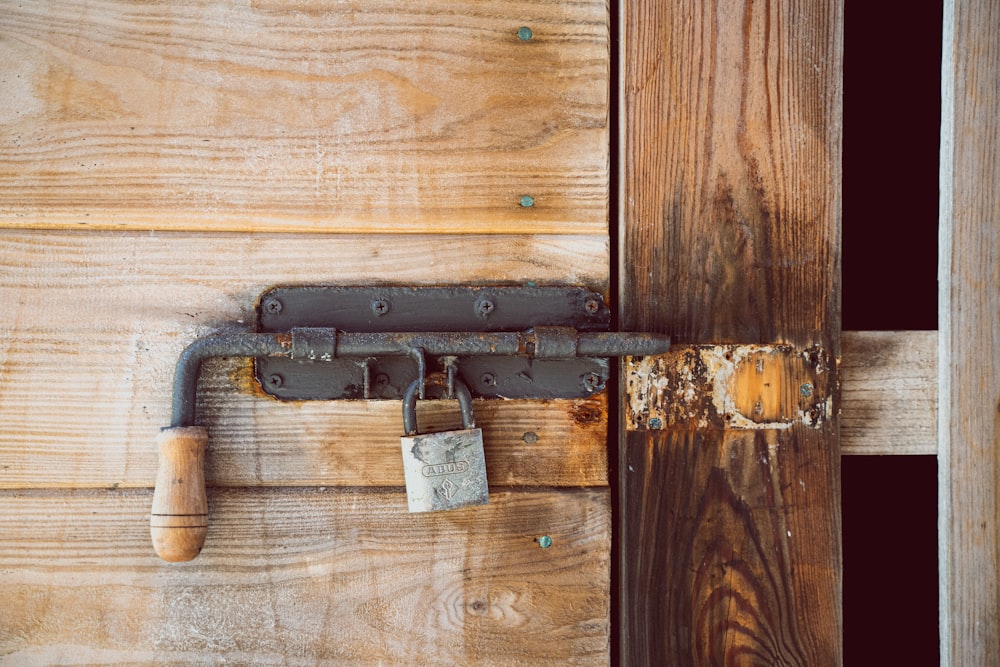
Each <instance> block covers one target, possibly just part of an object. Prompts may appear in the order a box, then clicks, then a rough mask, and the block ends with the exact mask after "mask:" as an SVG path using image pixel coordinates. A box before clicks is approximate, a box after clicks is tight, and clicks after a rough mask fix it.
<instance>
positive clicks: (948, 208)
mask: <svg viewBox="0 0 1000 667" xmlns="http://www.w3.org/2000/svg"><path fill="white" fill-rule="evenodd" d="M942 52H943V54H944V63H943V67H942V73H941V81H942V95H941V99H942V103H941V188H940V189H941V207H940V232H941V237H940V242H939V244H938V248H939V253H940V258H941V265H940V267H939V270H938V285H939V287H940V292H939V297H938V307H939V324H938V327H939V329H940V331H941V348H940V366H939V368H940V380H941V386H940V390H939V394H938V395H939V410H940V413H939V414H940V421H939V428H938V474H939V479H938V500H939V507H938V521H939V523H938V526H939V529H938V535H939V538H940V540H941V543H940V550H939V554H938V562H939V572H940V582H941V590H940V596H939V599H940V605H939V608H940V613H941V664H942V665H944V666H946V667H948V666H950V665H955V666H959V665H995V664H1000V572H998V563H1000V493H998V491H997V480H998V479H1000V406H998V400H1000V358H998V356H997V351H998V350H1000V189H998V188H997V184H998V183H1000V89H998V86H997V82H998V81H1000V2H998V1H997V0H946V2H945V3H944V38H943V48H942Z"/></svg>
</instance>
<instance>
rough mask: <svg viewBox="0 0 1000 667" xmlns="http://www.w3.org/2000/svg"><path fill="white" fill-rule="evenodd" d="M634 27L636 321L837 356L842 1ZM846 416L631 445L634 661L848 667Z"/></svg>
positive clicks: (731, 5)
mask: <svg viewBox="0 0 1000 667" xmlns="http://www.w3.org/2000/svg"><path fill="white" fill-rule="evenodd" d="M622 30H623V33H622V34H623V42H622V45H621V57H622V67H623V75H622V86H623V91H622V94H623V107H622V109H623V116H624V117H623V127H624V144H623V147H622V151H623V153H622V169H623V174H622V196H621V202H622V208H623V211H622V219H623V221H624V225H625V227H624V230H623V235H622V252H623V260H622V261H623V281H622V285H621V294H622V304H621V307H622V322H623V326H625V327H627V328H634V329H652V330H656V331H664V332H670V333H671V334H672V335H673V336H674V337H675V340H676V341H677V342H678V343H679V344H701V343H704V344H713V345H717V344H725V343H733V344H739V345H746V344H790V345H793V346H795V347H797V348H800V349H807V348H813V347H814V346H818V347H817V349H818V350H820V351H821V352H822V353H823V354H824V355H829V357H830V358H832V359H836V358H837V357H838V355H839V329H840V322H839V301H840V296H839V294H840V289H839V273H840V266H839V261H840V260H839V233H840V144H841V121H840V119H841V109H842V97H843V93H842V44H843V4H842V3H841V2H840V1H839V0H831V1H829V2H811V1H810V2H802V1H800V0H785V1H782V2H776V3H768V4H766V5H763V4H753V3H736V2H721V3H714V4H713V3H677V2H666V1H663V0H644V1H642V2H635V3H628V4H626V5H624V7H623V18H622ZM830 372H832V373H836V369H835V368H831V369H830ZM838 407H839V406H838V405H837V404H836V400H835V403H834V409H833V410H832V412H831V418H830V419H829V420H827V421H825V422H823V423H822V424H821V425H820V427H819V428H813V427H811V426H808V425H806V424H805V423H794V424H792V425H791V426H790V427H789V428H783V429H777V428H771V429H757V430H738V429H734V428H726V427H724V428H719V427H715V426H711V425H709V426H707V427H705V428H698V427H697V426H696V425H682V426H677V427H673V428H666V429H661V430H644V431H633V432H631V433H628V434H627V435H626V437H625V440H624V443H623V448H622V451H621V455H620V459H619V474H620V480H621V484H620V488H621V490H622V491H621V493H622V497H621V503H622V506H621V519H622V524H621V530H622V533H621V540H620V544H621V545H622V553H621V558H622V561H621V562H622V566H621V576H622V582H623V592H622V594H623V599H622V605H621V606H622V611H623V616H624V626H623V628H622V632H621V634H620V636H621V649H622V652H623V654H624V656H625V662H626V663H628V664H660V665H721V664H741V665H768V666H770V665H775V664H782V665H801V666H807V665H808V666H813V665H837V664H840V662H841V659H842V658H841V655H842V654H841V641H842V620H841V592H840V591H841V576H842V575H841V551H840V479H839V460H840V446H839V440H838V420H837V417H836V415H837V409H838Z"/></svg>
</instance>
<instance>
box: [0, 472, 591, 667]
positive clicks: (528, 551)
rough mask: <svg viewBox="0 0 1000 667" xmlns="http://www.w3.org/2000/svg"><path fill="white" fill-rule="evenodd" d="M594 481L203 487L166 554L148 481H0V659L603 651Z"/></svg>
mask: <svg viewBox="0 0 1000 667" xmlns="http://www.w3.org/2000/svg"><path fill="white" fill-rule="evenodd" d="M607 496H608V491H607V489H595V490H578V491H561V492H555V493H554V492H548V491H533V492H517V493H495V494H493V495H492V497H491V504H490V505H488V506H485V507H476V508H469V509H466V510H459V511H455V512H450V513H446V514H445V515H442V514H424V515H409V514H407V513H406V497H405V494H404V493H402V492H400V491H396V490H381V491H377V492H369V493H363V494H358V493H356V492H355V491H354V490H350V489H348V490H335V489H325V490H317V489H271V490H253V491H249V490H242V491H241V490H225V491H216V492H213V493H210V494H209V508H210V512H211V514H212V524H211V526H210V528H209V536H208V542H207V544H206V547H205V550H204V552H203V553H202V555H201V556H199V558H198V559H197V560H195V561H193V562H191V563H187V564H184V565H179V566H178V565H173V566H167V565H165V564H164V563H162V562H160V561H159V560H158V559H157V558H156V556H155V555H154V554H153V552H152V547H151V546H150V544H149V530H148V523H147V515H148V512H149V505H150V499H151V493H150V492H149V491H148V490H119V491H94V490H90V491H56V490H37V491H6V492H0V502H2V503H3V507H4V511H3V512H2V513H0V535H3V539H2V540H0V599H2V600H3V601H4V603H3V604H2V605H0V662H3V663H4V664H11V665H14V664H17V665H26V664H39V665H40V664H98V663H99V664H109V665H125V664H128V665H163V664H168V663H169V664H182V663H185V664H191V663H206V662H213V663H214V662H234V663H240V664H255V665H258V664H259V665H315V664H317V663H321V664H373V665H374V664H380V663H381V664H384V665H418V664H490V665H523V664H532V665H565V664H566V663H567V660H570V661H572V662H573V663H574V664H607V661H608V659H609V658H608V650H609V646H608V641H607V632H608V606H609V591H608V585H609V584H608V580H609V574H608V570H609V563H610V559H609V557H608V554H609V542H610V512H609V502H608V497H607ZM542 536H549V537H550V538H551V540H552V542H551V546H550V547H549V548H547V549H543V548H541V547H540V546H539V542H538V541H537V539H538V538H540V537H542Z"/></svg>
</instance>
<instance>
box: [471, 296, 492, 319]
mask: <svg viewBox="0 0 1000 667" xmlns="http://www.w3.org/2000/svg"><path fill="white" fill-rule="evenodd" d="M496 307H497V306H496V304H495V303H493V302H492V301H490V300H489V299H479V300H478V301H476V314H477V315H479V317H487V316H488V315H490V314H491V313H492V312H493V311H494V310H496Z"/></svg>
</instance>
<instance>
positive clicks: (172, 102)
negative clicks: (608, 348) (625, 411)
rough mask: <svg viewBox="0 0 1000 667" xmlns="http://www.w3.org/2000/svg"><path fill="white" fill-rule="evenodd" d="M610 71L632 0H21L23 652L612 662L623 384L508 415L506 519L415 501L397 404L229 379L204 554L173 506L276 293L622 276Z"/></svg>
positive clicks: (2, 565)
mask: <svg viewBox="0 0 1000 667" xmlns="http://www.w3.org/2000/svg"><path fill="white" fill-rule="evenodd" d="M521 28H528V29H530V38H529V35H528V33H527V32H525V31H522V30H521ZM608 82H609V15H608V8H607V6H606V3H605V2H602V1H600V0H598V1H591V0H583V1H582V2H574V3H562V2H530V3H529V2H519V1H506V0H504V1H500V2H497V1H490V2H477V1H474V0H468V1H465V2H454V1H452V0H440V1H431V2H420V3H409V2H399V1H388V0H386V1H373V2H346V3H345V2H338V3H334V2H298V3H284V2H266V1H265V2H253V3H249V2H244V3H231V2H210V1H207V0H199V1H192V2H163V3H142V4H136V3H127V2H119V1H116V0H112V1H110V2H91V1H85V2H70V3H64V2H55V1H52V2H49V1H46V2H31V3H15V2H5V3H3V6H2V8H0V91H2V94H0V146H2V148H0V294H2V295H3V296H2V301H3V303H4V304H5V309H4V310H5V315H4V316H3V317H2V318H0V505H2V510H0V600H2V604H0V661H3V662H4V663H5V664H19V665H21V664H57V663H63V664H82V663H86V664H93V663H101V664H115V663H121V664H126V663H127V664H163V663H166V662H178V663H180V662H185V663H209V662H222V661H228V662H236V663H244V664H309V665H313V664H386V665H388V664H398V665H410V664H554V665H555V664H558V665H562V664H566V663H567V662H573V663H575V664H604V663H606V662H607V661H608V660H609V652H610V640H609V633H610V620H609V617H610V596H609V586H610V585H609V577H610V574H609V571H610V535H611V507H610V495H609V490H608V475H607V461H608V457H607V448H606V442H607V407H606V406H607V399H606V398H605V397H604V396H598V397H595V398H592V399H585V400H553V401H522V400H515V401H482V402H478V403H477V405H476V406H475V410H476V415H477V418H478V421H479V423H480V425H481V426H482V427H483V430H484V438H485V441H486V452H487V465H488V469H489V475H490V482H491V486H492V487H493V488H492V495H491V503H490V505H489V506H488V507H486V508H474V509H470V510H464V511H457V512H451V513H446V514H434V515H420V516H411V515H409V514H407V512H406V502H405V495H404V494H403V492H402V489H401V486H402V480H403V474H402V467H401V461H400V455H399V441H398V437H399V435H400V434H401V431H402V427H401V423H400V410H399V407H400V406H399V404H398V403H396V402H392V401H384V402H383V401H370V402H357V401H339V402H300V403H283V402H277V401H274V400H272V399H270V398H267V397H266V396H265V395H263V394H262V393H261V391H260V390H259V388H258V387H257V386H256V384H255V381H254V380H253V378H252V373H251V366H250V363H249V361H247V360H245V359H226V360H220V361H217V362H212V363H209V364H207V365H206V368H205V369H204V371H203V373H202V379H201V390H200V397H201V398H200V402H199V408H198V411H199V420H200V422H201V423H202V424H203V425H204V426H206V427H207V428H208V431H209V432H210V435H211V445H210V448H209V452H208V456H207V462H206V475H207V480H208V485H209V512H210V528H209V533H208V538H207V542H206V546H205V548H204V550H203V552H202V553H201V555H200V556H199V557H198V558H197V559H196V560H194V561H192V562H190V563H186V564H178V565H170V564H166V563H164V562H161V561H160V560H158V559H157V558H156V557H155V555H154V554H153V551H152V547H151V545H150V539H149V527H148V521H149V511H150V502H151V497H152V488H151V487H152V484H153V481H154V477H155V470H156V463H157V461H156V448H155V445H154V443H155V440H156V436H157V433H158V431H159V429H160V428H161V427H164V426H167V425H168V422H169V401H170V386H171V378H172V373H173V367H174V363H175V362H176V360H177V357H178V355H179V353H180V352H181V350H183V349H184V347H185V346H186V345H187V344H189V343H190V342H192V341H193V340H194V339H196V338H197V337H199V336H202V335H206V334H209V333H212V332H217V331H225V330H234V329H235V330H241V329H246V328H248V327H250V326H252V323H253V321H254V307H255V300H256V299H257V297H258V295H259V294H260V293H262V292H263V291H264V290H266V289H267V288H270V287H272V286H275V285H289V284H328V285H350V284H360V285H366V284H403V285H436V284H448V285H450V284H524V283H535V284H574V285H586V286H588V287H590V288H593V289H596V290H599V291H601V292H604V293H607V292H608V290H609V273H610V272H609V235H608V192H609V187H608V182H609V167H608V163H609V158H608V156H609V130H608V128H609V104H608V100H609V85H608ZM525 195H527V196H530V197H531V198H533V206H526V205H522V199H521V198H522V196H525ZM525 201H526V200H525ZM422 418H423V419H424V420H425V421H426V422H428V424H431V423H433V424H434V425H437V426H446V425H448V424H449V423H450V421H449V420H452V419H455V417H449V416H446V413H445V411H444V409H443V408H442V407H441V406H428V407H427V408H426V412H425V413H423V414H422ZM543 535H545V536H549V537H551V540H552V543H551V546H550V547H549V548H547V549H543V548H540V546H539V542H538V541H537V538H539V537H540V536H543Z"/></svg>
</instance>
